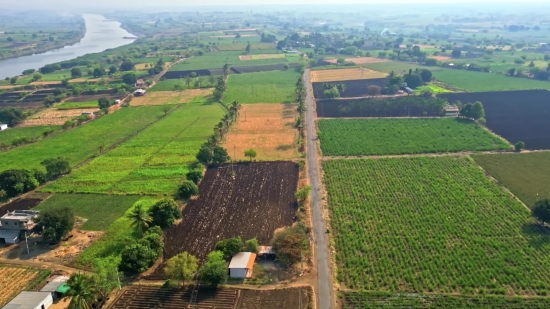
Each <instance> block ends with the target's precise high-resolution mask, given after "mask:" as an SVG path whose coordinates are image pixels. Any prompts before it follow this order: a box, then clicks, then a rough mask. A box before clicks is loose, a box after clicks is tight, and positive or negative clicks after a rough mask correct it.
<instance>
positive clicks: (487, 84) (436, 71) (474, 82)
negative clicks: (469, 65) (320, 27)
mask: <svg viewBox="0 0 550 309" xmlns="http://www.w3.org/2000/svg"><path fill="white" fill-rule="evenodd" d="M361 66H362V67H365V68H369V69H371V70H375V71H380V72H386V73H389V72H391V71H394V72H395V73H396V74H399V75H403V74H405V73H406V72H408V71H409V69H412V70H415V69H417V68H418V69H428V70H431V71H432V72H433V76H434V77H435V79H436V80H437V81H440V82H443V83H444V84H447V85H450V86H454V87H456V88H459V89H463V90H467V91H501V90H527V89H550V83H548V82H544V81H540V80H532V79H527V78H514V77H508V76H504V75H497V74H495V73H483V72H474V71H467V70H459V69H445V68H441V67H428V66H421V65H416V64H409V63H406V62H394V61H389V62H379V63H368V64H363V65H361Z"/></svg>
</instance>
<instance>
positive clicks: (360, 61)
mask: <svg viewBox="0 0 550 309" xmlns="http://www.w3.org/2000/svg"><path fill="white" fill-rule="evenodd" d="M326 61H327V62H330V63H336V61H337V59H336V58H334V59H328V60H326ZM346 61H348V62H353V63H355V64H365V63H379V62H388V61H389V60H388V59H382V58H376V57H359V58H346Z"/></svg>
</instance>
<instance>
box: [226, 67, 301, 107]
mask: <svg viewBox="0 0 550 309" xmlns="http://www.w3.org/2000/svg"><path fill="white" fill-rule="evenodd" d="M299 77H300V73H298V72H296V71H294V70H291V69H289V70H288V71H271V72H258V73H245V74H233V75H230V76H229V78H228V79H227V93H226V94H225V99H226V100H225V101H226V102H233V101H238V102H239V103H241V104H246V103H291V102H293V101H294V90H295V85H294V84H295V83H296V80H297V79H298V78H299Z"/></svg>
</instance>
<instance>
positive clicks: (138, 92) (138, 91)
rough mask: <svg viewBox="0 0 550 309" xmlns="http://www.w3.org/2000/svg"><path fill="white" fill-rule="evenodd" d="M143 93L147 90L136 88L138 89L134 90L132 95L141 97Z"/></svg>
mask: <svg viewBox="0 0 550 309" xmlns="http://www.w3.org/2000/svg"><path fill="white" fill-rule="evenodd" d="M145 93H147V91H145V89H138V90H136V91H134V96H136V97H141V96H144V95H145Z"/></svg>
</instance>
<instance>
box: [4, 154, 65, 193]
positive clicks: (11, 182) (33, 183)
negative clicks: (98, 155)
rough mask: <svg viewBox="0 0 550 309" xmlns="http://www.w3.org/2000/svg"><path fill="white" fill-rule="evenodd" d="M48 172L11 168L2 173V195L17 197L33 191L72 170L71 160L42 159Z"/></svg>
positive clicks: (59, 158) (60, 158)
mask: <svg viewBox="0 0 550 309" xmlns="http://www.w3.org/2000/svg"><path fill="white" fill-rule="evenodd" d="M40 164H42V165H43V166H44V167H45V168H46V173H44V172H43V171H40V170H37V169H33V170H27V169H11V170H5V171H3V172H1V173H0V197H15V196H17V195H19V194H23V193H25V192H29V191H32V190H34V189H36V187H38V186H39V185H42V184H44V183H46V181H47V180H48V179H54V178H56V177H59V176H61V175H64V174H67V173H70V172H71V167H70V165H69V160H68V159H66V158H62V157H58V158H50V159H46V160H44V161H42V162H41V163H40Z"/></svg>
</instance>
